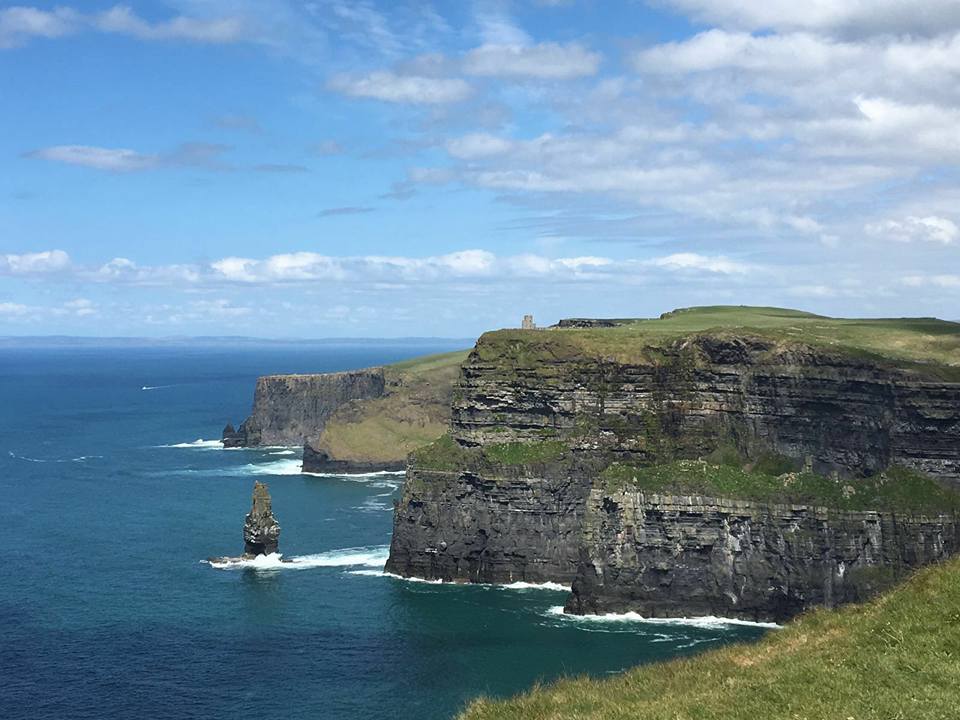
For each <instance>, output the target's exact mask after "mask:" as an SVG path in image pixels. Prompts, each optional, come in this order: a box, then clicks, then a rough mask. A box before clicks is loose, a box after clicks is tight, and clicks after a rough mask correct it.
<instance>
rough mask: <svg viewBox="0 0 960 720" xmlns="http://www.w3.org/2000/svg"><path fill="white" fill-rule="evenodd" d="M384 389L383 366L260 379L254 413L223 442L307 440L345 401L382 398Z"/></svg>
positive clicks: (292, 442)
mask: <svg viewBox="0 0 960 720" xmlns="http://www.w3.org/2000/svg"><path fill="white" fill-rule="evenodd" d="M384 391H385V381H384V374H383V369H382V368H371V369H368V370H356V371H353V372H340V373H325V374H322V375H268V376H266V377H261V378H258V379H257V386H256V390H255V392H254V399H253V412H252V413H251V414H250V417H248V418H247V419H246V420H245V421H244V422H243V424H242V425H241V426H240V427H239V428H238V429H237V430H236V432H235V433H233V434H231V433H228V432H225V433H224V445H226V446H227V447H237V446H240V447H243V446H247V447H253V446H257V445H287V446H293V445H303V444H304V441H305V440H306V439H308V438H312V437H316V436H317V435H318V434H319V433H320V432H321V431H322V430H323V427H324V424H325V423H326V421H327V419H328V418H329V417H330V416H331V415H332V414H333V413H334V411H336V410H337V408H339V407H340V406H341V405H344V404H346V403H348V402H350V401H351V400H368V399H371V398H378V397H381V396H382V395H383V394H384ZM228 429H229V428H228Z"/></svg>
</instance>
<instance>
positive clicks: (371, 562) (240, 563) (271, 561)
mask: <svg viewBox="0 0 960 720" xmlns="http://www.w3.org/2000/svg"><path fill="white" fill-rule="evenodd" d="M389 552H390V548H389V547H388V546H386V545H378V546H375V547H356V548H343V549H341V550H329V551H328V552H322V553H316V554H313V555H295V556H293V557H291V558H287V559H284V558H283V555H282V554H281V553H272V554H270V555H257V557H255V558H253V559H252V560H239V559H238V560H227V561H225V562H211V561H209V560H207V561H204V562H208V563H209V564H210V566H211V567H215V568H217V569H218V570H232V569H242V568H251V569H253V570H307V569H310V568H321V567H371V568H382V567H383V565H384V563H386V562H387V555H388V554H389Z"/></svg>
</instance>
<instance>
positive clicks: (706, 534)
mask: <svg viewBox="0 0 960 720" xmlns="http://www.w3.org/2000/svg"><path fill="white" fill-rule="evenodd" d="M760 314H761V316H763V319H764V320H766V316H764V315H763V314H762V313H760ZM681 320H682V323H681V322H678V321H675V320H670V319H668V320H667V321H666V322H665V323H664V325H665V326H666V327H661V326H657V325H655V323H651V324H648V325H645V326H643V327H637V328H634V327H631V326H630V324H629V323H626V324H624V325H618V326H615V327H614V328H609V329H608V328H604V329H598V328H593V327H590V328H587V329H582V328H576V329H570V330H567V329H554V330H549V331H527V332H519V331H501V332H497V333H489V334H487V335H485V336H483V337H482V338H481V339H480V341H479V342H478V343H477V346H476V348H475V349H474V351H473V352H472V353H471V355H470V357H469V358H468V360H467V361H466V362H465V364H464V366H463V369H462V373H461V376H460V380H459V382H458V385H457V387H456V389H455V391H454V400H453V408H452V422H451V432H450V435H449V436H448V437H446V438H444V439H442V440H441V441H439V442H437V443H435V444H434V445H432V446H429V447H427V448H425V449H423V450H421V451H418V452H416V453H414V455H413V456H412V460H411V464H410V466H409V468H408V472H407V483H406V487H405V489H404V494H403V497H402V499H401V500H400V502H399V503H398V505H397V508H396V513H395V518H394V535H393V541H392V544H391V552H390V559H389V561H388V564H387V569H388V570H389V571H391V572H394V573H398V574H400V575H412V576H418V577H426V578H440V579H444V580H459V581H468V582H511V581H517V580H524V581H531V582H541V581H555V582H563V583H572V584H573V589H574V590H573V594H572V596H571V598H570V601H569V602H568V603H567V608H568V610H570V611H574V612H620V611H627V610H636V611H640V612H644V613H647V614H655V615H663V614H670V615H698V614H723V615H728V616H740V617H744V618H749V619H783V618H784V617H788V616H790V615H792V614H794V613H796V612H798V611H799V610H801V609H803V608H805V607H807V606H810V605H813V604H828V605H830V604H835V603H839V602H846V601H848V600H852V599H858V598H860V597H862V596H864V595H866V594H869V592H871V591H872V590H874V589H876V588H879V587H881V586H882V585H883V584H885V583H887V582H890V581H892V580H893V579H895V578H896V577H899V576H900V575H902V574H903V572H905V571H906V569H908V568H911V567H916V566H919V565H922V564H925V563H928V562H931V561H935V560H938V559H940V558H942V557H945V556H946V555H948V554H949V553H951V552H953V551H955V550H956V549H957V545H958V535H957V522H956V512H957V508H958V505H957V495H956V493H955V492H954V491H952V490H948V489H946V488H945V486H947V485H951V486H953V487H956V486H957V485H958V484H960V383H958V377H957V372H956V367H955V366H952V365H950V364H949V362H943V361H942V358H939V357H938V358H936V360H935V361H928V360H927V358H925V357H923V355H922V354H921V355H920V357H914V356H910V355H909V353H907V354H906V356H888V355H884V354H882V353H880V352H877V351H876V349H875V348H876V347H877V346H882V345H883V343H884V342H885V339H884V338H882V337H879V338H878V337H877V336H876V334H875V333H873V331H874V327H873V326H871V327H870V331H871V333H873V334H870V335H869V337H866V336H864V337H866V340H862V341H861V339H860V336H858V335H856V333H857V332H860V330H859V329H858V328H856V327H855V328H853V329H850V328H849V327H848V326H842V327H840V328H839V329H836V328H834V327H830V323H831V322H833V321H830V320H829V319H826V318H822V319H821V318H816V317H815V316H799V315H798V316H787V317H786V318H785V319H784V321H783V322H780V319H775V320H774V321H772V322H773V323H774V324H775V325H776V331H771V330H770V329H769V327H766V326H764V325H763V323H758V327H737V328H735V329H731V328H724V327H710V328H708V329H701V328H697V327H694V328H693V329H690V324H691V323H690V317H689V316H684V317H682V318H681ZM843 322H850V321H843ZM929 322H931V321H923V323H921V325H920V326H919V327H918V329H917V332H918V333H922V334H923V337H929V336H931V334H930V332H929V330H930V327H929ZM933 322H938V321H933ZM808 323H809V326H808V325H807V324H808ZM671 324H672V327H671ZM677 325H679V326H680V327H677ZM794 326H796V327H794ZM807 327H810V328H812V330H810V331H809V332H805V330H806V328H807ZM824 327H826V328H827V329H826V330H824V329H823V328H824ZM936 327H937V329H938V330H939V331H940V333H941V334H945V335H946V337H947V339H948V340H949V341H950V342H954V341H955V340H957V339H960V326H956V325H954V324H951V323H942V324H938V325H936ZM798 328H799V332H794V330H796V329H798ZM877 329H878V330H882V327H880V326H879V325H878V326H877ZM900 329H901V328H900V326H897V332H900ZM605 333H609V334H606V335H605ZM831 333H833V335H831ZM888 339H889V338H888ZM871 343H872V344H871ZM943 347H946V350H945V351H944V352H945V353H946V357H947V358H948V359H949V357H950V353H951V352H952V348H953V347H954V346H951V345H946V346H940V345H938V346H936V349H937V350H942V349H943ZM685 461H686V462H694V463H701V464H699V465H697V467H696V468H694V469H693V471H692V472H691V470H690V468H683V467H678V466H677V465H676V463H678V462H685ZM650 468H657V469H658V470H657V472H656V473H654V474H653V475H654V476H651V473H650V471H649V469H650ZM725 468H726V470H724V469H725ZM718 480H719V482H718Z"/></svg>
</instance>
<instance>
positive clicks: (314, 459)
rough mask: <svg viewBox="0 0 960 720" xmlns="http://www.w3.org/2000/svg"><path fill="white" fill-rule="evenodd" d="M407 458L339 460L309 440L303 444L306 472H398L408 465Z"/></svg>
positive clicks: (304, 469) (304, 470)
mask: <svg viewBox="0 0 960 720" xmlns="http://www.w3.org/2000/svg"><path fill="white" fill-rule="evenodd" d="M406 464H407V463H406V460H384V461H375V460H339V459H337V458H334V457H331V455H330V453H328V452H326V451H325V450H320V449H317V448H315V447H313V443H312V442H310V441H308V442H306V443H304V446H303V472H305V473H331V474H342V473H372V472H384V471H388V472H397V471H400V470H403V469H404V468H405V467H406Z"/></svg>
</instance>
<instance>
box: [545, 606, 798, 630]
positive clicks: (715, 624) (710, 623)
mask: <svg viewBox="0 0 960 720" xmlns="http://www.w3.org/2000/svg"><path fill="white" fill-rule="evenodd" d="M547 614H548V615H552V616H557V617H562V618H563V619H564V620H570V621H571V622H583V623H624V622H640V623H646V624H648V625H686V626H693V627H700V628H704V629H708V630H722V629H724V628H726V627H729V626H731V625H746V626H748V627H762V628H779V627H782V625H778V624H777V623H772V622H753V621H751V620H740V619H738V618H722V617H715V616H713V615H707V616H705V617H690V618H687V617H679V618H648V617H644V616H643V615H641V614H640V613H635V612H626V613H607V614H605V615H571V614H568V613H565V612H564V611H563V606H562V605H557V606H555V607H551V608H550V609H549V610H547Z"/></svg>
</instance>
